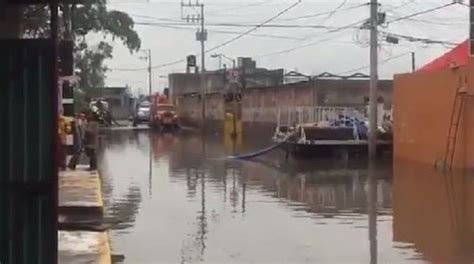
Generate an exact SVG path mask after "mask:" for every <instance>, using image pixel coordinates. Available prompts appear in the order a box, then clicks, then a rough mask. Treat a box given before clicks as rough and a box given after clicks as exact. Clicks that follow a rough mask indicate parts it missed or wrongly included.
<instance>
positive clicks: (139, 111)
mask: <svg viewBox="0 0 474 264" xmlns="http://www.w3.org/2000/svg"><path fill="white" fill-rule="evenodd" d="M150 109H151V103H150V102H149V101H143V102H141V103H139V104H138V105H137V107H136V109H135V111H134V114H133V126H137V125H138V124H140V123H149V122H150V112H151V111H150Z"/></svg>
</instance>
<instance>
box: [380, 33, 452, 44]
mask: <svg viewBox="0 0 474 264" xmlns="http://www.w3.org/2000/svg"><path fill="white" fill-rule="evenodd" d="M379 32H380V33H381V35H382V36H390V37H396V38H401V39H405V40H407V41H410V42H423V43H425V44H441V45H449V46H457V45H458V44H459V43H454V42H450V41H443V40H434V39H429V38H418V37H412V36H407V35H402V34H396V33H390V32H385V31H379Z"/></svg>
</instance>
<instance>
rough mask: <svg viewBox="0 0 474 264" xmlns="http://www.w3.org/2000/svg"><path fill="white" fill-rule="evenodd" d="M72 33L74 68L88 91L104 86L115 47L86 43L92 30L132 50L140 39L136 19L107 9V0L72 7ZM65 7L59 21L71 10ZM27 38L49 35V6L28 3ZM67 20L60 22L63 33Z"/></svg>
mask: <svg viewBox="0 0 474 264" xmlns="http://www.w3.org/2000/svg"><path fill="white" fill-rule="evenodd" d="M71 10H72V21H73V22H72V32H73V36H74V38H75V39H74V41H75V56H74V57H75V64H76V65H75V68H76V69H79V70H80V74H79V76H80V77H81V81H80V83H79V86H80V89H81V90H82V91H83V92H85V93H86V94H87V90H88V89H89V88H93V87H103V86H104V79H105V77H106V73H107V70H108V69H107V66H106V65H105V61H106V60H107V59H110V58H112V51H113V48H112V46H111V45H109V44H108V43H107V42H105V41H101V42H99V43H98V44H95V45H89V44H88V43H87V42H86V40H85V39H86V36H87V35H88V34H90V33H95V34H102V35H103V36H104V37H106V36H109V37H112V39H113V40H115V39H118V40H120V41H121V42H122V43H123V44H124V45H125V46H126V47H127V48H128V49H129V50H130V52H131V53H133V52H135V51H138V50H139V49H140V46H141V40H140V37H139V36H138V33H137V32H136V31H135V29H134V21H133V19H132V18H131V17H130V16H129V15H128V14H126V13H124V12H120V11H116V10H111V11H109V10H107V6H106V1H105V0H83V1H81V4H80V5H77V6H75V7H73V8H72V9H71ZM66 11H67V10H66V8H65V7H63V8H62V12H60V16H61V18H60V21H63V22H65V21H66V20H67V19H63V18H64V17H67V14H68V13H69V12H66ZM23 17H24V23H23V29H24V35H25V36H26V37H33V38H38V37H47V36H49V9H48V7H47V6H44V5H43V6H41V5H40V6H28V7H27V8H25V9H24V11H23ZM65 28H66V23H62V24H61V28H60V30H61V32H62V33H64V32H65Z"/></svg>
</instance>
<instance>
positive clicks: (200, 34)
mask: <svg viewBox="0 0 474 264" xmlns="http://www.w3.org/2000/svg"><path fill="white" fill-rule="evenodd" d="M186 7H188V8H192V9H194V8H196V7H199V8H200V11H201V13H200V14H193V15H184V8H186ZM181 19H182V20H185V21H186V22H188V23H199V22H200V24H201V28H200V29H199V30H198V31H197V32H196V40H197V41H199V42H201V102H202V126H203V128H204V121H205V119H206V94H207V89H206V79H205V78H206V76H205V73H206V47H205V42H206V41H207V31H206V29H205V19H204V4H203V3H199V2H198V1H197V0H196V2H195V3H191V1H189V2H188V3H187V4H186V3H184V1H183V0H182V1H181Z"/></svg>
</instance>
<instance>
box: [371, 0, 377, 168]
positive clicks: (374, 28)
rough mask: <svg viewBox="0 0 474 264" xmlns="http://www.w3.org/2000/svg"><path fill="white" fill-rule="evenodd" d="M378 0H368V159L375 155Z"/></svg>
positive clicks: (372, 159)
mask: <svg viewBox="0 0 474 264" xmlns="http://www.w3.org/2000/svg"><path fill="white" fill-rule="evenodd" d="M378 22H379V20H378V2H377V0H370V88H369V97H370V99H369V100H370V106H369V160H371V161H374V160H375V158H376V156H377V127H378V124H377V123H378V118H377V83H378V50H377V49H378V30H377V27H378V24H379V23H378Z"/></svg>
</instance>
